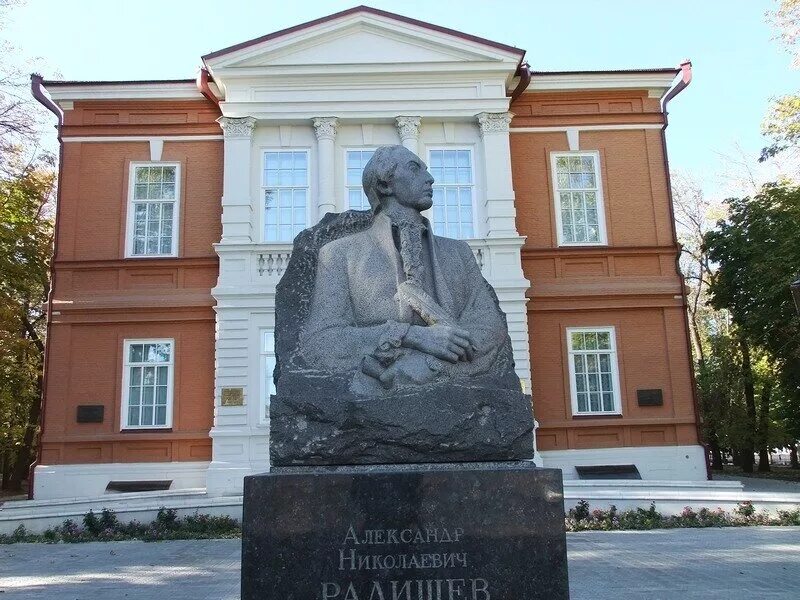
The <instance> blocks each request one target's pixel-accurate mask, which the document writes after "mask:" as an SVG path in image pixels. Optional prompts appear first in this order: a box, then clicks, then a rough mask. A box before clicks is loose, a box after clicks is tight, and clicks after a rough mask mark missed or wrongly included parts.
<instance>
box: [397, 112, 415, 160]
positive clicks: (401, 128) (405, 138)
mask: <svg viewBox="0 0 800 600" xmlns="http://www.w3.org/2000/svg"><path fill="white" fill-rule="evenodd" d="M419 121H420V118H419V117H397V119H395V122H396V123H397V133H399V134H400V142H401V143H402V144H403V146H405V147H406V148H408V149H409V150H411V151H412V152H413V153H414V154H416V155H417V156H419Z"/></svg>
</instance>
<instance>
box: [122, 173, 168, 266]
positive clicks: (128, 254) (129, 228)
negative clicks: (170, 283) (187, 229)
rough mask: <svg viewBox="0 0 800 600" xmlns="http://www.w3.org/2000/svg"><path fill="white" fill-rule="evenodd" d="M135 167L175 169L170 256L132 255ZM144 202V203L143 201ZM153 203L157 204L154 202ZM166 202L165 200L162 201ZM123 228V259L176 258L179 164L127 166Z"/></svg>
mask: <svg viewBox="0 0 800 600" xmlns="http://www.w3.org/2000/svg"><path fill="white" fill-rule="evenodd" d="M137 167H175V200H174V202H175V208H174V209H173V210H172V252H171V253H170V254H134V253H133V229H134V222H133V219H134V211H133V205H134V203H135V202H136V200H134V198H133V189H134V188H133V186H134V185H135V183H136V168H137ZM145 202H146V201H145ZM154 202H159V200H155V201H154ZM163 202H167V200H163ZM127 215H128V216H127V219H126V226H125V258H145V259H149V258H156V259H157V258H175V257H176V256H178V247H179V243H180V229H181V228H180V223H181V163H179V162H171V161H153V160H148V161H133V162H131V163H129V165H128V209H127Z"/></svg>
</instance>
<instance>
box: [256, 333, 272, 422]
mask: <svg viewBox="0 0 800 600" xmlns="http://www.w3.org/2000/svg"><path fill="white" fill-rule="evenodd" d="M260 354H261V357H260V358H261V365H260V368H261V389H262V390H263V396H262V398H263V399H262V402H261V414H260V415H259V420H260V421H261V423H266V422H267V421H268V420H269V397H270V396H271V395H272V394H274V393H275V384H274V382H273V379H272V375H273V372H274V371H275V332H274V331H272V330H269V331H262V332H261V353H260Z"/></svg>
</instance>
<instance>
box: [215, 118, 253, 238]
mask: <svg viewBox="0 0 800 600" xmlns="http://www.w3.org/2000/svg"><path fill="white" fill-rule="evenodd" d="M217 123H219V124H220V127H222V132H223V134H224V136H225V142H224V144H225V158H224V163H223V164H224V166H223V171H222V243H223V244H226V243H228V244H243V243H244V244H248V243H251V242H253V241H254V240H253V234H252V223H253V218H252V212H253V209H252V202H251V199H250V156H251V143H252V139H253V128H254V127H255V125H256V119H254V118H253V117H243V118H237V119H234V118H232V117H220V118H219V119H217Z"/></svg>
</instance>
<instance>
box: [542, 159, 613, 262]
mask: <svg viewBox="0 0 800 600" xmlns="http://www.w3.org/2000/svg"><path fill="white" fill-rule="evenodd" d="M561 156H592V157H594V164H595V167H596V168H597V172H596V173H595V177H596V179H597V226H598V228H599V231H600V241H597V242H565V241H564V229H563V223H562V222H561V197H560V196H559V192H560V191H561V190H560V189H559V188H558V172H557V170H556V160H557V159H558V158H559V157H561ZM550 177H551V181H552V183H553V206H554V210H555V213H556V234H557V239H558V245H559V246H608V232H607V231H606V202H605V194H604V193H603V174H602V168H601V165H600V152H598V151H597V150H580V151H576V152H567V151H563V152H562V151H559V152H551V153H550Z"/></svg>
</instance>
